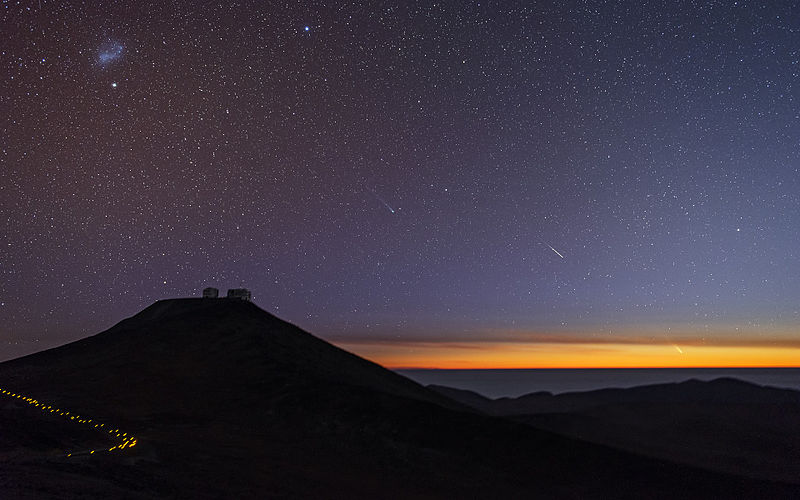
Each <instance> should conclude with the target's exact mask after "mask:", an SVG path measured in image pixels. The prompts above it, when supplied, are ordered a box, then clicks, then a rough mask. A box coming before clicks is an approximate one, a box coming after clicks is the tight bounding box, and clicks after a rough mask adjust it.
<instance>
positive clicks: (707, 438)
mask: <svg viewBox="0 0 800 500" xmlns="http://www.w3.org/2000/svg"><path fill="white" fill-rule="evenodd" d="M428 387H429V388H431V389H432V390H435V391H437V392H439V393H440V394H442V395H444V396H447V397H449V398H452V399H454V400H456V401H460V402H461V403H463V404H465V405H467V406H471V407H473V408H476V409H478V410H480V411H482V412H484V413H487V414H491V415H498V416H501V415H502V416H506V417H507V418H512V419H513V420H515V421H518V422H524V423H526V424H528V425H531V426H533V427H536V428H538V429H547V430H550V431H553V432H557V433H559V434H562V435H565V436H570V437H574V438H579V439H584V440H587V441H591V442H594V443H598V444H604V445H608V446H613V447H615V448H620V449H624V450H628V451H631V452H636V453H641V454H644V455H648V456H652V457H657V458H661V459H666V460H671V461H675V462H680V463H685V464H688V465H693V466H698V467H704V468H708V469H712V470H717V471H721V472H727V473H734V474H740V475H744V476H748V477H753V478H760V479H770V480H777V481H787V482H793V483H800V392H799V391H795V390H791V389H779V388H775V387H765V386H760V385H756V384H753V383H750V382H744V381H741V380H737V379H733V378H724V377H723V378H718V379H715V380H711V381H708V382H702V381H699V380H687V381H684V382H680V383H669V384H655V385H646V386H639V387H631V388H628V389H601V390H594V391H586V392H572V393H563V394H558V395H553V394H550V393H549V392H539V393H532V394H526V395H524V396H520V397H518V398H500V399H494V400H492V399H488V398H485V397H483V396H481V395H480V394H477V393H474V392H470V391H464V390H460V389H453V388H450V387H443V386H428Z"/></svg>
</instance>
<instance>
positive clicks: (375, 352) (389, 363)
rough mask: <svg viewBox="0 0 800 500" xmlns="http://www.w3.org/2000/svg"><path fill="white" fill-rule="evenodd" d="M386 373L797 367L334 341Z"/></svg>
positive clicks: (524, 347) (737, 356)
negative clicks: (448, 370)
mask: <svg viewBox="0 0 800 500" xmlns="http://www.w3.org/2000/svg"><path fill="white" fill-rule="evenodd" d="M336 344H337V345H338V346H339V347H341V348H343V349H345V350H348V351H350V352H353V353H355V354H357V355H359V356H362V357H365V358H367V359H369V360H372V361H374V362H376V363H378V364H380V365H382V366H384V367H386V368H390V369H526V368H527V369H536V368H553V369H555V368H561V369H570V368H572V369H579V368H584V369H585V368H798V367H800V346H741V345H739V346H736V345H734V346H714V345H681V344H657V345H654V344H624V343H603V344H599V343H598V344H593V343H578V344H575V343H570V344H560V343H507V342H503V343H490V342H458V343H447V342H444V343H435V342H431V343H425V342H415V343H402V342H397V343H390V342H375V343H370V342H346V341H342V342H336Z"/></svg>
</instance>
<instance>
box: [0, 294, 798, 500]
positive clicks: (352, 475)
mask: <svg viewBox="0 0 800 500" xmlns="http://www.w3.org/2000/svg"><path fill="white" fill-rule="evenodd" d="M0 387H3V388H4V389H5V390H7V391H9V392H10V393H11V394H24V395H25V397H26V398H30V399H31V400H35V401H37V402H42V404H44V403H43V402H47V403H46V405H45V406H53V407H56V408H59V409H63V408H69V412H70V415H68V416H71V415H72V412H74V413H75V414H77V415H79V416H80V417H79V420H81V421H82V422H81V423H76V422H75V421H73V420H70V419H68V418H65V416H64V415H61V414H57V413H51V412H49V411H46V410H42V409H41V405H40V406H36V405H35V404H31V402H30V401H27V400H26V401H22V400H21V398H16V397H10V396H8V395H7V394H5V393H0V408H2V411H0V425H1V426H2V427H0V428H2V429H11V430H13V433H5V432H3V433H0V436H1V437H0V496H1V497H4V498H10V497H61V498H73V497H75V498H78V497H80V498H110V497H114V498H121V497H125V498H136V497H141V498H153V497H169V498H174V497H180V498H221V497H225V498H253V497H255V498H270V497H272V498H275V497H278V498H280V497H284V498H329V497H344V498H454V497H464V498H537V497H542V498H562V497H568V498H576V497H580V498H591V497H609V496H612V497H618V498H626V497H628V498H641V497H642V496H647V497H651V498H676V497H682V498H686V497H694V498H707V497H708V496H709V495H711V496H718V497H734V496H742V495H745V496H751V497H755V496H758V497H762V498H763V497H765V496H768V497H769V496H771V497H776V498H780V497H787V496H797V495H800V487H798V486H796V485H792V484H788V483H786V482H779V481H766V480H756V479H752V478H747V477H744V476H742V475H737V474H726V473H721V472H713V471H708V470H703V469H702V468H700V467H694V466H689V465H681V464H675V463H672V462H670V461H666V460H662V459H659V458H653V456H652V454H651V456H650V457H646V456H642V455H641V454H639V453H635V452H632V451H630V450H628V451H622V450H617V449H614V448H611V447H608V446H605V445H602V444H594V443H589V442H586V441H584V440H582V439H580V438H577V437H575V436H571V437H570V436H565V435H562V434H566V433H563V432H562V431H560V430H557V431H558V433H555V432H551V431H548V430H542V429H540V428H536V427H535V426H532V425H531V424H532V423H531V422H516V421H511V420H508V419H504V418H498V417H491V416H487V415H484V414H481V413H480V412H478V411H475V410H472V409H470V408H469V407H468V406H467V405H466V404H464V403H463V402H455V401H453V400H452V399H450V398H448V397H445V396H443V395H441V394H439V393H438V392H435V391H431V390H429V389H427V388H424V387H422V386H420V385H418V384H416V383H415V382H412V381H410V380H408V379H406V378H404V377H401V376H399V375H397V374H395V373H393V372H390V371H388V370H385V369H383V368H382V367H380V366H378V365H376V364H374V363H371V362H369V361H366V360H364V359H361V358H359V357H357V356H355V355H353V354H350V353H347V352H345V351H343V350H341V349H338V348H336V347H334V346H332V345H330V344H328V343H326V342H324V341H322V340H320V339H318V338H316V337H314V336H312V335H310V334H308V333H306V332H304V331H302V330H300V329H299V328H297V327H295V326H293V325H291V324H288V323H286V322H284V321H281V320H280V319H278V318H276V317H274V316H272V315H270V314H268V313H266V312H264V311H263V310H261V309H259V308H258V307H257V306H255V305H254V304H252V303H249V302H245V301H233V300H208V299H206V300H203V299H179V300H165V301H159V302H157V303H155V304H153V305H152V306H150V307H148V308H146V309H145V310H143V311H142V312H141V313H139V314H137V315H135V316H133V317H131V318H129V319H126V320H124V321H122V322H120V323H119V324H117V325H116V326H114V327H112V328H111V329H109V330H107V331H105V332H103V333H100V334H98V335H95V336H93V337H90V338H87V339H84V340H81V341H78V342H74V343H72V344H69V345H66V346H62V347H59V348H56V349H51V350H48V351H45V352H41V353H37V354H34V355H31V356H26V357H24V358H20V359H16V360H13V361H9V362H6V363H2V364H0ZM60 413H65V412H60ZM89 418H91V419H92V421H93V422H94V421H97V422H109V423H110V422H113V423H114V429H125V432H128V433H130V434H131V435H135V436H136V442H137V444H136V446H135V447H133V448H130V447H126V448H125V449H124V450H121V452H120V453H116V452H110V453H103V454H98V453H95V454H81V455H77V456H71V457H68V456H66V454H65V453H64V452H65V450H71V449H94V447H99V446H106V445H107V441H108V439H109V438H108V437H106V436H102V435H100V434H98V433H97V432H96V429H95V428H93V427H91V426H89V425H88V424H87V421H88V419H89ZM534 424H535V423H534ZM543 427H546V426H543ZM118 433H119V434H122V431H118ZM113 437H114V438H115V439H116V438H117V437H116V435H114V436H113ZM109 448H110V446H109ZM115 451H117V450H115Z"/></svg>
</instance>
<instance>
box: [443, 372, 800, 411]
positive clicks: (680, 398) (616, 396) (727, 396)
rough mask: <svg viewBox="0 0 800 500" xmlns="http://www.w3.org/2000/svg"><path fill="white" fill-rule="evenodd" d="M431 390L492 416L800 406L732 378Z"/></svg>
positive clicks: (799, 395) (797, 397)
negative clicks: (509, 392) (578, 388)
mask: <svg viewBox="0 0 800 500" xmlns="http://www.w3.org/2000/svg"><path fill="white" fill-rule="evenodd" d="M428 388H429V389H431V390H434V391H436V392H438V393H439V394H442V395H443V396H446V397H448V398H450V399H453V400H455V401H460V402H461V403H463V404H465V405H467V406H470V407H472V408H475V409H478V410H480V411H482V412H485V413H488V414H490V415H515V414H536V413H553V412H563V411H577V410H585V409H588V408H592V407H595V406H601V405H609V404H623V403H648V402H652V403H673V404H687V403H736V404H758V403H765V404H766V403H768V404H778V403H791V404H800V391H795V390H792V389H781V388H777V387H769V386H762V385H758V384H754V383H751V382H745V381H742V380H739V379H735V378H730V377H720V378H717V379H714V380H710V381H701V380H696V379H689V380H686V381H684V382H675V383H667V384H652V385H642V386H636V387H629V388H625V389H596V390H592V391H582V392H565V393H561V394H557V395H554V394H552V393H550V392H546V391H542V392H534V393H530V394H525V395H522V396H519V397H516V398H507V397H506V398H498V399H490V398H487V397H485V396H482V395H481V394H478V393H476V392H473V391H468V390H464V389H455V388H452V387H446V386H441V385H429V386H428Z"/></svg>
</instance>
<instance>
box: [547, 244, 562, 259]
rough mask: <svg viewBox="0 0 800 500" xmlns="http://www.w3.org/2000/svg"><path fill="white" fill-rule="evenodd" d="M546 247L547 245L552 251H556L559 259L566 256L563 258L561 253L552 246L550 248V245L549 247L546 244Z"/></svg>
mask: <svg viewBox="0 0 800 500" xmlns="http://www.w3.org/2000/svg"><path fill="white" fill-rule="evenodd" d="M545 245H547V246H548V247H550V250H552V251H554V252H555V253H556V255H558V256H559V257H561V258H562V259H563V258H564V256H563V255H561V253H560V252H559V251H558V250H556V249H555V248H553V247H551V246H550V245H548V244H547V243H545Z"/></svg>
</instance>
